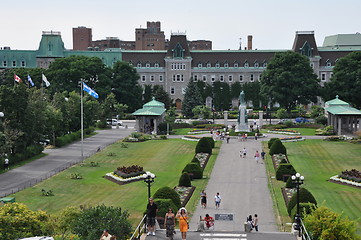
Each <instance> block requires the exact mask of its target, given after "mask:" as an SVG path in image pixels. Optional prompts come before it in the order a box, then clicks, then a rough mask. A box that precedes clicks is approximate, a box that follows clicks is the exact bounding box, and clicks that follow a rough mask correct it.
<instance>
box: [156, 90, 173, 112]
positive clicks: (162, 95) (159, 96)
mask: <svg viewBox="0 0 361 240" xmlns="http://www.w3.org/2000/svg"><path fill="white" fill-rule="evenodd" d="M152 92H153V94H152V95H153V96H154V97H155V99H156V100H157V101H159V102H162V103H164V105H165V108H166V109H169V108H170V107H171V105H172V99H171V98H170V96H169V94H168V93H167V92H166V91H165V90H164V88H163V86H162V85H155V86H153V90H152Z"/></svg>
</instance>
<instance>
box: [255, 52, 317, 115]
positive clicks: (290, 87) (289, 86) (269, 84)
mask: <svg viewBox="0 0 361 240" xmlns="http://www.w3.org/2000/svg"><path fill="white" fill-rule="evenodd" d="M319 89H320V85H319V79H318V78H317V76H316V75H315V74H314V73H313V70H312V68H311V67H310V61H309V60H308V58H307V57H305V56H302V55H301V54H299V53H296V52H292V51H287V52H284V53H277V54H276V55H275V56H274V57H273V58H272V59H271V60H270V62H269V63H268V65H267V69H266V70H265V71H264V73H263V74H262V78H261V94H262V95H263V96H264V97H266V98H268V99H269V101H270V102H271V103H276V102H277V103H279V104H280V106H281V107H283V108H285V109H287V111H288V112H290V111H291V110H292V109H293V108H294V107H295V106H296V105H298V104H308V103H310V102H316V100H317V96H318V95H319V93H320V91H319Z"/></svg>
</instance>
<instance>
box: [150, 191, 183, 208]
mask: <svg viewBox="0 0 361 240" xmlns="http://www.w3.org/2000/svg"><path fill="white" fill-rule="evenodd" d="M153 198H154V199H155V198H159V199H171V200H172V201H173V203H174V205H175V206H176V207H177V208H180V207H181V201H180V198H179V195H178V193H177V192H176V191H175V190H174V189H171V188H170V187H162V188H159V189H158V191H156V192H155V193H154V195H153Z"/></svg>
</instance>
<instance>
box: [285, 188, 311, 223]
mask: <svg viewBox="0 0 361 240" xmlns="http://www.w3.org/2000/svg"><path fill="white" fill-rule="evenodd" d="M300 203H314V204H315V205H316V206H317V201H316V199H315V197H314V196H313V195H312V193H310V191H308V190H307V189H306V188H301V189H300ZM296 205H297V192H295V193H294V194H293V195H292V198H291V200H290V201H289V203H288V205H287V212H288V215H290V216H291V211H292V209H293V208H294V207H295V206H296Z"/></svg>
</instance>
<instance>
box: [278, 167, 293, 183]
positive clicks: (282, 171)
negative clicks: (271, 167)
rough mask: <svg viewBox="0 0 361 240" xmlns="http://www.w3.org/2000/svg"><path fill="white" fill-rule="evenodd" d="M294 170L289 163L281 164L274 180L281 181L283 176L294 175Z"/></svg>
mask: <svg viewBox="0 0 361 240" xmlns="http://www.w3.org/2000/svg"><path fill="white" fill-rule="evenodd" d="M294 174H296V170H295V169H294V168H293V166H292V165H291V164H290V163H281V164H280V165H279V166H278V168H277V171H276V179H277V180H280V181H283V175H294Z"/></svg>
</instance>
